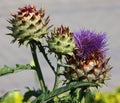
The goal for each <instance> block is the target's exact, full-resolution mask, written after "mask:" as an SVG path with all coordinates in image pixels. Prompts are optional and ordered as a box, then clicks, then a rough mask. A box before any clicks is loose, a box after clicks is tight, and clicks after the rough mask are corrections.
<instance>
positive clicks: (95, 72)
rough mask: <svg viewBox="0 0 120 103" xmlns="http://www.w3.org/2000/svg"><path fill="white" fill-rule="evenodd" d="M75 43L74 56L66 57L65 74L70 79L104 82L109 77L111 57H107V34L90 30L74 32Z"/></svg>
mask: <svg viewBox="0 0 120 103" xmlns="http://www.w3.org/2000/svg"><path fill="white" fill-rule="evenodd" d="M74 40H75V45H76V47H77V49H76V50H74V55H73V56H67V57H66V63H67V65H72V66H71V68H67V67H66V68H65V71H64V75H65V77H66V79H67V80H69V81H80V82H82V81H85V82H94V83H98V84H104V81H105V80H106V79H108V78H109V76H108V71H109V70H110V69H111V66H110V65H108V62H109V59H110V58H107V57H106V48H105V46H106V34H104V33H96V32H92V31H89V30H81V31H80V32H77V33H74Z"/></svg>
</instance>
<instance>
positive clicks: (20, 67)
mask: <svg viewBox="0 0 120 103" xmlns="http://www.w3.org/2000/svg"><path fill="white" fill-rule="evenodd" d="M28 69H32V67H31V66H30V65H29V64H27V65H20V64H16V67H9V66H7V65H4V67H2V68H0V76H3V75H6V74H9V73H14V72H17V71H21V70H28Z"/></svg>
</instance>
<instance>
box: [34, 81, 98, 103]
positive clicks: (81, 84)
mask: <svg viewBox="0 0 120 103" xmlns="http://www.w3.org/2000/svg"><path fill="white" fill-rule="evenodd" d="M85 86H97V84H95V83H88V82H72V83H69V84H67V85H66V86H64V87H61V88H58V89H56V90H54V91H52V92H50V93H44V94H42V95H40V96H39V97H38V98H36V99H35V100H34V101H32V103H36V102H37V101H39V100H42V101H49V100H51V99H53V98H54V97H55V96H58V95H60V94H62V93H64V92H67V91H69V90H71V89H75V88H81V87H85Z"/></svg>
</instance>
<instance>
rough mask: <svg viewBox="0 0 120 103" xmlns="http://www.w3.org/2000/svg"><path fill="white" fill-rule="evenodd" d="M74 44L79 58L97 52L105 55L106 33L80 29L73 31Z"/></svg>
mask: <svg viewBox="0 0 120 103" xmlns="http://www.w3.org/2000/svg"><path fill="white" fill-rule="evenodd" d="M73 39H74V41H75V45H76V47H77V48H78V50H77V55H78V56H79V58H81V59H83V58H87V57H88V56H89V55H91V53H94V52H95V53H96V51H97V53H99V54H101V55H102V56H103V57H104V55H105V51H106V50H107V49H105V47H106V41H107V40H106V34H105V33H101V32H100V33H96V32H94V31H90V30H80V31H79V32H76V33H74V37H73Z"/></svg>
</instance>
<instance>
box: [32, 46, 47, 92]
mask: <svg viewBox="0 0 120 103" xmlns="http://www.w3.org/2000/svg"><path fill="white" fill-rule="evenodd" d="M30 47H31V52H32V56H33V60H34V63H35V70H36V72H37V75H38V78H39V82H40V86H41V89H42V91H43V92H45V91H46V86H45V82H44V79H43V75H42V71H41V68H40V65H39V62H38V58H37V53H36V46H35V45H34V44H31V45H30Z"/></svg>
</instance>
